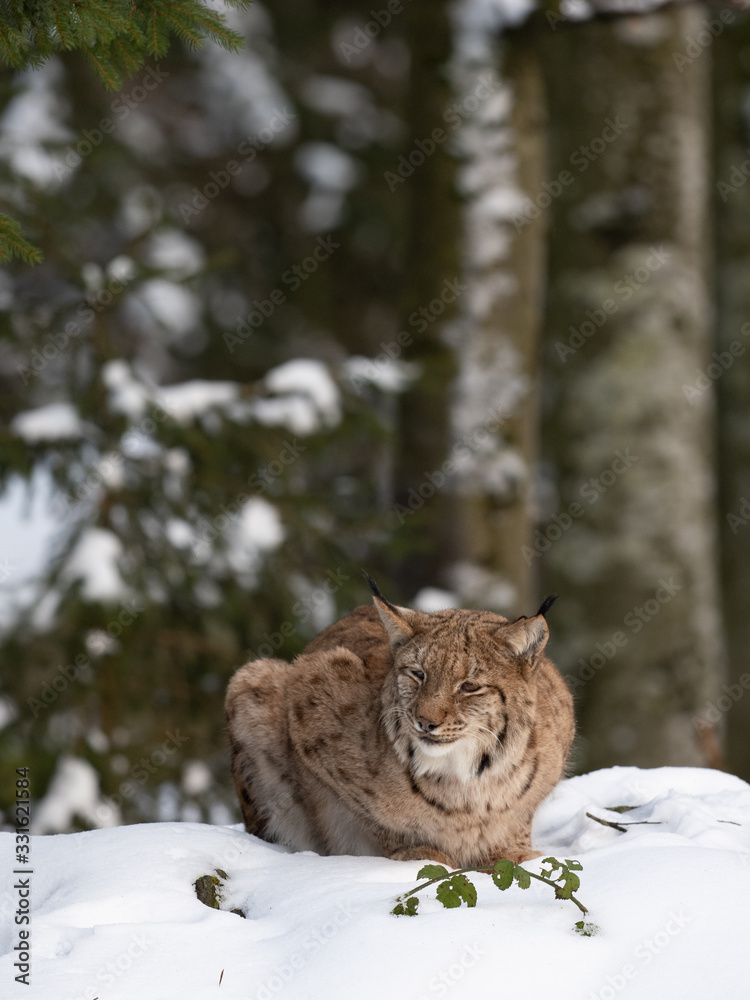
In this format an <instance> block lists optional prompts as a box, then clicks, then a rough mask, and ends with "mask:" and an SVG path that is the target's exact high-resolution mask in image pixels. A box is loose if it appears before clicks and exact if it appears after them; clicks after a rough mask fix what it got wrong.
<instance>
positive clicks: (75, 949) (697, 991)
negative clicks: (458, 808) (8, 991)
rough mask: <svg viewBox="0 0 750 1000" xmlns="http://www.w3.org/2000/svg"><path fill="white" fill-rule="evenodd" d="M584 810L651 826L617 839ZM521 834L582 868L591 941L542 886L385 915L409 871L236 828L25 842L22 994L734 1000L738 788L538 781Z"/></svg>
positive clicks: (719, 781) (741, 945) (635, 775)
mask: <svg viewBox="0 0 750 1000" xmlns="http://www.w3.org/2000/svg"><path fill="white" fill-rule="evenodd" d="M613 806H632V807H634V808H632V809H631V810H630V811H627V812H612V811H608V809H610V808H611V807H613ZM587 812H590V813H592V814H593V815H596V816H598V817H600V818H606V819H608V820H610V821H612V822H616V821H618V822H619V821H621V822H629V823H632V822H636V821H637V822H639V823H641V822H643V821H648V823H649V824H652V823H653V824H658V825H645V823H644V825H637V826H629V827H627V828H626V829H627V832H626V833H621V832H618V831H617V830H615V829H612V828H610V827H606V826H602V825H601V824H599V823H597V822H595V821H594V820H591V819H589V818H588V817H587V816H586V813H587ZM534 842H535V846H536V847H537V848H539V849H542V850H544V851H545V852H549V853H552V854H555V855H557V856H559V857H560V858H561V859H562V858H567V857H570V858H577V859H578V860H580V861H581V862H582V864H583V871H582V873H581V876H582V884H581V889H580V891H579V892H578V896H579V898H580V899H581V900H582V901H583V902H584V903H585V904H586V905H587V906H588V908H589V911H590V913H589V917H588V918H587V919H588V920H590V921H592V922H593V923H595V924H597V925H598V927H599V931H598V933H596V934H595V935H594V936H593V937H582V936H580V935H579V934H576V933H575V932H574V930H573V925H574V923H575V922H576V921H577V920H578V918H579V912H578V910H576V908H575V907H574V906H573V904H571V903H570V902H568V901H564V900H555V899H554V898H553V895H552V893H551V891H550V890H549V889H548V888H547V887H546V886H543V885H540V884H539V883H536V882H535V883H533V884H532V885H531V887H530V888H529V889H527V890H525V891H521V890H519V889H518V888H516V887H514V888H512V889H509V890H508V891H507V892H504V893H500V892H498V891H497V889H495V888H494V886H493V885H492V884H491V882H490V879H489V878H488V877H487V876H483V875H476V876H475V877H474V882H475V884H476V886H477V889H478V894H479V898H478V903H477V906H476V908H474V909H467V908H465V907H462V908H461V909H459V910H444V909H442V908H441V907H440V906H439V904H438V903H437V902H436V900H435V899H434V894H431V893H426V894H424V895H425V897H427V898H425V900H424V902H423V903H422V904H421V905H420V915H419V916H418V917H416V918H414V919H412V918H407V917H394V916H391V915H390V913H389V911H390V909H391V908H392V906H393V904H394V899H395V897H396V896H397V895H398V894H399V893H401V892H404V891H405V890H406V889H408V888H411V887H412V886H413V885H414V882H415V876H416V873H417V871H418V869H419V867H420V866H419V864H418V863H411V862H396V861H388V860H386V859H384V858H354V857H332V858H322V857H318V856H317V855H315V854H312V853H309V852H304V853H299V854H290V853H288V852H287V851H286V850H284V849H283V848H280V847H277V846H274V845H271V844H266V843H264V842H263V841H261V840H258V839H257V838H256V837H251V836H248V835H247V834H245V833H244V832H243V831H242V830H240V829H239V828H237V827H211V826H205V825H200V824H195V823H154V824H143V825H139V826H130V827H119V828H114V829H105V830H95V831H92V832H88V833H78V834H68V835H61V836H49V837H37V838H32V849H31V861H32V868H33V874H32V876H31V887H32V894H31V898H32V901H33V909H32V922H31V931H32V934H31V936H32V941H33V945H32V970H33V971H32V980H31V983H32V986H33V995H34V996H35V997H37V998H41V1000H47V998H49V1000H59V998H61V997H63V998H66V1000H74V998H75V1000H78V998H86V1000H92V998H93V997H97V996H100V997H102V998H104V997H106V998H107V1000H124V998H129V1000H132V998H136V997H158V998H159V1000H171V998H174V1000H192V998H201V1000H204V998H208V997H212V996H216V997H223V998H224V1000H240V998H242V1000H271V998H273V997H279V998H286V997H288V998H295V1000H297V998H299V1000H330V998H331V997H335V996H343V997H350V996H351V997H354V996H356V997H357V998H358V1000H359V998H362V1000H382V998H383V997H394V998H398V1000H400V998H404V1000H406V998H413V1000H420V998H427V997H432V996H441V995H446V994H449V995H450V997H451V998H455V1000H461V998H466V1000H468V998H471V1000H476V998H485V997H486V998H490V997H500V996H502V997H509V998H521V997H523V998H524V1000H549V998H550V997H552V996H554V997H555V998H556V1000H592V998H597V1000H614V998H615V997H617V996H619V994H620V993H621V992H622V991H623V990H625V989H626V987H627V993H626V996H627V998H628V1000H654V998H655V997H669V998H674V1000H677V998H697V997H701V998H703V997H713V996H720V997H723V998H729V1000H740V998H744V997H746V996H747V978H746V971H745V967H744V956H745V951H746V945H747V935H748V926H749V922H748V917H747V902H746V901H747V898H748V895H749V894H750V786H748V785H746V784H745V783H744V782H743V781H740V780H739V779H738V778H735V777H732V776H731V775H727V774H723V773H720V772H717V771H710V770H699V769H693V768H658V769H654V770H639V769H637V768H611V769H608V770H604V771H597V772H594V773H592V774H588V775H584V776H582V777H577V778H572V779H570V780H568V781H564V782H562V783H561V784H560V785H559V786H558V788H557V789H556V790H555V791H554V792H553V794H552V795H551V796H550V797H549V798H548V799H547V801H546V802H545V803H544V804H543V805H542V807H541V808H540V810H539V813H538V815H537V821H536V823H535V834H534ZM13 845H14V835H12V834H2V835H0V858H1V859H2V863H3V866H4V870H5V871H6V872H10V871H12V870H13V868H16V867H18V866H17V865H16V864H15V863H14V860H13ZM540 866H541V863H540V860H536V861H532V862H528V867H529V868H531V869H532V870H536V871H538V870H539V868H540ZM217 868H219V869H222V870H223V871H224V872H226V873H227V875H228V876H229V877H228V879H227V880H226V886H225V894H224V898H223V900H222V909H221V910H214V909H210V908H208V907H207V906H204V905H203V904H202V903H200V902H199V901H198V900H197V898H196V895H195V891H194V888H193V883H194V882H195V880H196V879H197V878H199V877H200V876H202V875H208V874H212V873H214V871H215V870H216V869H217ZM6 885H7V886H8V887H9V888H8V891H6V893H5V895H4V897H2V908H3V916H4V917H6V918H10V915H11V913H12V912H13V910H14V908H15V905H16V904H15V902H14V899H15V897H14V896H13V893H12V890H11V889H10V886H11V885H12V883H11V882H10V881H7V882H6ZM232 908H240V909H242V910H243V911H244V914H245V919H242V917H240V916H239V915H237V914H234V913H231V912H229V911H230V910H231V909H232ZM17 939H18V928H16V927H14V925H13V922H12V920H11V919H4V920H3V921H2V922H1V923H0V976H2V980H3V981H4V982H12V980H13V977H14V975H15V970H14V967H13V962H14V961H15V960H16V958H15V954H14V952H13V947H14V945H15V944H16V943H17ZM220 980H221V983H220Z"/></svg>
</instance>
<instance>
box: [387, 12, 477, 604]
mask: <svg viewBox="0 0 750 1000" xmlns="http://www.w3.org/2000/svg"><path fill="white" fill-rule="evenodd" d="M405 16H406V17H407V19H408V20H407V31H406V33H407V39H408V42H409V48H410V52H411V59H412V68H411V78H410V82H409V101H408V119H407V125H408V133H407V135H408V138H407V140H406V142H405V144H404V152H403V155H402V157H400V158H399V165H400V171H397V170H396V167H397V165H396V164H394V169H393V171H391V173H392V175H393V176H392V177H391V178H390V180H389V183H390V184H391V185H393V186H394V188H395V187H396V186H401V184H402V183H405V184H406V185H408V218H407V220H406V227H407V234H408V235H407V239H406V244H405V247H404V256H405V264H404V276H405V277H404V291H403V296H402V302H403V310H402V312H403V317H404V323H403V325H402V331H403V334H405V335H406V336H405V337H404V341H405V343H404V351H403V357H404V358H405V359H406V360H409V361H413V362H416V363H417V364H418V365H419V366H420V375H419V377H418V378H417V379H416V381H415V382H414V383H413V384H412V386H411V387H410V389H409V390H408V391H407V392H405V393H404V394H403V395H402V397H401V401H400V412H399V418H398V438H397V442H396V456H395V469H394V492H395V501H396V503H395V506H394V516H393V524H394V529H395V531H394V537H395V566H394V575H395V576H396V579H397V583H398V587H399V590H400V592H401V597H400V599H404V600H411V598H412V597H413V596H414V594H415V592H416V591H418V590H419V589H421V588H422V587H425V586H437V585H439V584H440V583H441V582H442V583H444V582H445V581H444V579H443V578H442V574H443V568H444V566H445V565H446V562H447V561H448V559H449V557H450V553H451V552H452V551H453V548H454V542H453V530H452V523H453V517H452V514H451V496H450V493H449V492H448V491H447V490H444V489H442V488H441V487H440V486H439V485H437V486H436V485H435V483H436V482H437V483H439V478H437V477H439V475H440V470H441V467H442V465H443V463H444V462H445V460H446V453H447V451H448V438H449V405H448V399H449V392H450V386H451V383H452V380H453V377H454V374H455V363H454V357H453V352H452V351H451V349H450V347H449V346H448V344H447V343H446V342H445V340H444V338H443V336H442V333H443V331H444V328H445V323H446V321H447V319H448V318H449V317H450V314H451V312H452V310H453V308H454V307H453V304H452V303H450V302H446V300H447V299H450V298H451V297H452V293H451V292H450V291H448V292H446V291H445V288H446V285H445V283H446V282H452V281H454V280H455V279H456V278H458V276H459V273H460V271H459V263H458V239H457V237H458V224H459V214H458V208H459V203H458V199H457V196H456V193H455V174H456V166H457V163H456V159H455V156H454V155H452V152H451V148H450V139H449V138H448V134H449V133H450V131H451V128H450V123H449V122H448V121H446V112H447V110H448V108H449V106H450V104H451V102H452V100H453V96H452V93H451V89H450V85H449V81H448V79H447V65H448V60H449V58H450V52H451V35H450V25H449V22H448V16H447V10H446V7H445V6H442V5H440V6H438V5H432V6H429V7H427V6H425V5H423V4H413V5H411V6H410V7H408V8H407V9H406V13H405ZM435 130H440V134H441V135H444V136H445V138H443V139H441V140H440V141H438V142H435V139H434V137H433V133H434V132H435ZM430 143H432V147H433V150H432V152H430ZM410 171H411V172H410ZM404 178H405V179H404ZM387 179H388V178H387ZM441 294H442V298H441ZM420 310H421V312H420ZM393 350H394V352H396V353H397V354H400V353H401V345H399V344H397V343H396V344H394V345H393Z"/></svg>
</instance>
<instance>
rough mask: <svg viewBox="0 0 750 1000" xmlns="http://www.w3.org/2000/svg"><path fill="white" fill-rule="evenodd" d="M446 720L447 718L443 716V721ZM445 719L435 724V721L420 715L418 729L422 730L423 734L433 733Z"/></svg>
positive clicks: (417, 721)
mask: <svg viewBox="0 0 750 1000" xmlns="http://www.w3.org/2000/svg"><path fill="white" fill-rule="evenodd" d="M444 718H445V716H443V719H444ZM443 719H440V721H439V722H435V720H434V719H428V718H426V717H425V716H424V715H418V716H417V718H416V719H415V722H416V723H417V729H419V730H421V731H422V732H423V733H431V732H432V731H433V730H434V729H437V728H438V726H439V725H440V723H441V722H442V721H443Z"/></svg>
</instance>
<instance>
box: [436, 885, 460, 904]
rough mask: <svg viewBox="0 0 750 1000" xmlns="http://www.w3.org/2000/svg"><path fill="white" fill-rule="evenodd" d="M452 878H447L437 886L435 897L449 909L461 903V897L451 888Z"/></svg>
mask: <svg viewBox="0 0 750 1000" xmlns="http://www.w3.org/2000/svg"><path fill="white" fill-rule="evenodd" d="M452 883H453V879H449V880H448V881H447V882H441V883H440V885H439V886H438V887H437V893H436V894H437V898H438V899H439V900H440V902H441V903H442V904H443V906H445V907H447V908H448V909H449V910H451V909H453V907H455V906H460V905H461V897H460V895H459V894H458V893H457V892H456V890H455V889H454V888H453V885H452Z"/></svg>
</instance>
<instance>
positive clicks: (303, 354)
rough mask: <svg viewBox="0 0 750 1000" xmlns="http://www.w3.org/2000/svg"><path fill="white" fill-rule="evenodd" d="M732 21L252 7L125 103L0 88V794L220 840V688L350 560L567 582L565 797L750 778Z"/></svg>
mask: <svg viewBox="0 0 750 1000" xmlns="http://www.w3.org/2000/svg"><path fill="white" fill-rule="evenodd" d="M746 7H747V4H745V3H732V2H728V3H722V2H716V3H714V4H710V5H708V4H700V3H693V2H684V3H670V4H661V3H659V2H658V0H617V2H615V0H611V2H610V3H605V2H601V3H600V2H593V3H592V2H591V0H567V2H563V4H562V6H558V5H557V3H555V5H554V6H553V7H549V8H546V9H545V8H544V7H536V6H534V5H533V4H532V3H531V2H529V0H451V2H449V3H443V2H440V0H433V2H430V3H426V2H424V0H376V2H375V4H373V2H372V0H367V2H364V0H362V2H358V0H329V2H327V3H325V4H322V3H317V2H315V0H284V2H283V3H278V4H273V5H271V4H266V3H264V2H260V0H256V2H255V3H253V4H252V6H251V7H250V8H249V9H247V10H245V11H236V10H233V11H228V12H227V18H228V21H229V23H230V24H231V25H232V26H233V27H234V28H235V30H237V31H238V32H239V33H240V34H241V35H242V36H243V37H244V39H245V41H246V44H245V46H244V47H243V48H242V49H241V50H239V51H237V52H235V53H232V52H227V51H224V50H222V49H220V48H218V47H217V46H215V45H214V44H212V43H206V44H205V45H203V46H202V47H200V48H198V49H195V50H190V49H188V48H186V47H183V46H181V45H180V44H179V43H177V42H175V43H174V44H173V45H172V47H171V49H170V52H169V55H168V56H167V57H165V58H163V59H161V60H159V61H158V63H151V64H147V65H146V66H145V67H144V68H143V69H141V70H140V71H139V72H138V73H137V74H136V75H135V76H134V77H133V78H132V79H130V80H128V81H127V82H126V83H125V85H124V86H123V88H122V90H121V91H120V92H114V93H113V92H111V91H108V90H106V89H105V88H104V87H103V86H102V85H101V83H100V81H99V79H98V78H97V76H96V75H95V74H94V73H93V72H92V70H91V69H90V67H89V66H88V65H87V63H86V60H85V59H84V58H83V57H82V56H81V55H80V54H77V53H67V54H64V55H62V56H58V57H54V58H52V59H50V60H48V61H47V62H45V63H44V65H43V66H42V67H41V68H39V69H37V70H34V71H30V72H23V73H19V72H10V71H8V70H5V71H4V72H3V73H2V76H1V77H0V88H1V90H2V112H1V117H0V193H2V200H3V206H2V207H3V210H5V211H7V212H8V214H10V215H11V216H12V217H13V218H15V219H17V220H18V221H20V222H21V224H22V227H23V231H24V233H25V235H26V236H27V237H28V238H29V239H30V240H32V242H34V243H35V244H36V245H37V246H39V247H40V248H41V249H42V251H43V253H44V262H43V263H41V264H40V265H37V266H34V267H29V266H26V265H24V264H12V265H8V266H5V267H4V268H3V269H2V270H1V271H0V314H1V316H2V327H1V331H2V332H1V333H0V413H1V414H2V427H1V429H0V463H1V472H0V476H1V478H0V490H1V493H0V527H1V534H2V542H0V588H1V590H0V593H1V594H2V615H1V617H0V629H1V631H0V658H1V661H2V674H1V678H2V681H1V688H0V725H1V727H2V728H0V806H4V807H5V808H7V807H8V805H9V803H10V800H11V789H12V788H13V787H14V786H13V782H14V778H15V775H14V770H13V769H14V768H16V767H19V766H29V767H30V768H31V769H32V771H31V773H32V790H33V796H34V798H35V800H36V829H37V830H38V831H40V832H50V831H57V830H69V829H80V828H87V827H93V826H106V825H112V824H115V823H120V822H137V821H143V820H153V819H174V818H183V819H186V820H193V819H195V820H207V821H211V822H230V821H232V820H235V819H237V818H238V814H237V810H236V808H235V804H234V794H233V791H232V789H231V786H230V781H229V769H228V755H227V749H226V744H225V731H224V720H223V707H222V702H223V692H224V689H225V686H226V683H227V680H228V678H229V677H230V675H231V673H232V672H233V670H234V669H236V668H237V667H238V666H239V665H240V664H242V663H243V662H245V661H246V660H248V659H250V658H252V657H255V656H259V655H268V654H269V653H271V652H276V653H278V654H279V655H281V656H284V657H293V656H294V655H295V654H297V653H298V652H299V651H300V650H301V649H302V648H303V647H304V645H305V644H306V642H307V641H309V639H310V638H311V637H312V636H313V635H315V634H316V632H317V631H319V630H320V629H321V628H322V627H324V626H325V625H326V624H328V623H329V622H331V621H332V620H334V619H335V618H337V617H339V616H341V615H343V614H345V613H346V612H348V611H349V610H350V609H351V608H353V607H354V606H355V605H357V604H360V603H364V602H367V601H369V600H370V596H369V592H368V591H367V588H366V585H365V583H364V581H363V579H362V576H361V569H362V568H363V567H364V568H366V569H367V570H368V571H369V572H370V573H371V574H372V575H373V576H375V577H376V578H377V579H378V582H379V583H380V586H381V588H382V589H383V591H384V593H385V594H386V595H387V596H388V597H389V598H390V599H391V600H393V601H395V602H398V603H404V604H416V605H418V606H420V607H423V608H425V609H427V610H430V609H434V608H436V607H439V606H446V605H449V604H453V605H455V606H467V607H479V608H488V609H492V610H495V611H498V612H500V613H503V614H506V615H509V616H517V615H519V614H531V613H533V612H534V611H535V610H536V608H537V607H538V605H539V603H540V600H541V598H542V597H543V596H544V595H545V594H547V593H557V594H559V595H560V601H559V602H558V604H557V605H556V606H555V608H554V610H553V611H552V612H551V613H550V616H549V621H550V629H551V635H552V638H551V642H550V646H549V652H550V655H551V656H552V657H553V659H554V661H555V662H556V663H557V664H558V666H559V667H560V669H561V671H562V672H563V674H564V675H565V676H566V677H567V679H568V682H569V684H570V685H571V687H572V689H573V691H574V694H575V697H576V704H577V714H578V720H579V727H580V738H579V740H578V744H577V750H576V754H575V759H574V761H573V765H574V768H575V769H576V770H578V771H585V770H590V769H593V768H597V767H602V766H609V765H612V764H637V765H641V766H658V765H662V764H675V765H697V766H712V767H723V768H727V769H729V770H731V771H734V772H736V773H737V774H740V775H741V776H742V777H744V778H746V779H750V741H748V739H747V734H748V732H750V697H747V696H746V695H747V692H748V689H750V672H749V670H750V668H748V663H747V650H748V648H750V614H748V607H747V594H748V593H749V592H750V527H748V522H750V392H749V390H750V349H748V348H750V186H748V185H747V184H746V181H747V178H748V175H750V148H749V147H750V19H749V17H748V14H747V13H746V11H745V8H746ZM217 8H218V9H221V7H220V5H218V4H217Z"/></svg>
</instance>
